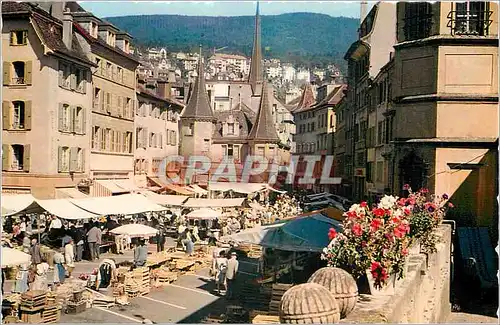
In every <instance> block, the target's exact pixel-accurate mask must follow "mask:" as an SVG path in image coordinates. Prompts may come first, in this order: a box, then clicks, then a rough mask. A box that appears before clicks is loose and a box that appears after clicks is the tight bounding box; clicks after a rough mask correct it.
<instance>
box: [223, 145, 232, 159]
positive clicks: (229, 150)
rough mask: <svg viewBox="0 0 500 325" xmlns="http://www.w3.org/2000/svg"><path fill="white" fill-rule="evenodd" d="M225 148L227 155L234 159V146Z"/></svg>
mask: <svg viewBox="0 0 500 325" xmlns="http://www.w3.org/2000/svg"><path fill="white" fill-rule="evenodd" d="M224 147H225V155H226V156H227V157H229V158H232V157H233V153H234V151H233V145H232V144H228V145H227V146H224Z"/></svg>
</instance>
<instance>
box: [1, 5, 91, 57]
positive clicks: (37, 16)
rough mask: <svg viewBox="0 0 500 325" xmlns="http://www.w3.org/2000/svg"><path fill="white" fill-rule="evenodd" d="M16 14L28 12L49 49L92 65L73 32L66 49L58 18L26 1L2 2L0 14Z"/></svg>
mask: <svg viewBox="0 0 500 325" xmlns="http://www.w3.org/2000/svg"><path fill="white" fill-rule="evenodd" d="M16 14H30V15H31V17H32V22H33V27H34V28H35V30H37V31H38V32H39V36H40V37H41V41H42V42H43V44H44V45H45V46H47V47H48V48H49V49H50V50H52V51H54V52H56V53H60V54H64V55H67V56H70V57H72V58H74V59H77V60H79V61H81V62H82V63H85V64H89V65H92V66H94V65H95V64H94V63H93V62H92V61H90V60H89V59H88V58H87V56H86V55H85V52H84V51H83V49H82V48H81V47H80V43H79V42H78V39H77V38H76V36H75V34H73V40H72V46H71V49H68V48H67V47H66V45H65V44H64V42H63V39H62V23H61V21H60V20H59V19H56V18H54V17H52V16H51V15H50V14H49V13H48V12H46V11H45V10H43V9H42V8H39V7H38V6H37V5H34V4H31V3H28V2H13V1H4V2H2V16H5V15H16Z"/></svg>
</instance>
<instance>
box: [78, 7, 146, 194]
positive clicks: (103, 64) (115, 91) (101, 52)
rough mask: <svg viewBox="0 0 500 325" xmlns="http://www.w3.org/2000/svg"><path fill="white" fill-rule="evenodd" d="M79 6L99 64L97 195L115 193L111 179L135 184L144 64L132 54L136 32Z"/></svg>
mask: <svg viewBox="0 0 500 325" xmlns="http://www.w3.org/2000/svg"><path fill="white" fill-rule="evenodd" d="M73 9H74V11H73V17H74V19H75V21H76V24H75V27H76V28H77V29H78V30H79V31H80V33H81V34H82V35H84V37H85V39H86V40H87V42H88V43H89V44H90V53H89V55H90V57H91V60H92V61H93V62H94V63H95V64H96V65H97V68H96V69H95V70H94V71H93V89H92V119H91V121H92V122H91V123H92V125H91V127H92V129H91V155H90V159H91V163H90V177H91V178H92V180H93V181H94V185H93V186H92V187H91V192H92V193H91V194H92V195H111V194H113V193H114V191H113V189H110V188H109V186H106V183H107V182H105V181H107V180H112V181H115V180H123V182H125V183H132V178H133V173H134V149H135V139H134V134H135V132H134V131H135V130H134V129H135V127H134V111H135V107H136V101H137V98H136V68H137V66H138V65H139V62H138V61H137V59H135V58H134V57H133V56H132V55H131V52H130V42H131V39H132V37H131V36H130V35H128V34H126V33H124V32H122V31H120V30H119V29H117V28H116V27H114V26H113V25H111V24H109V23H107V22H105V21H102V20H100V19H99V18H97V17H95V16H94V15H92V14H91V13H89V12H86V11H84V10H83V9H82V8H81V7H79V6H77V7H76V8H73ZM101 180H102V181H104V182H100V181H101ZM125 190H126V189H125Z"/></svg>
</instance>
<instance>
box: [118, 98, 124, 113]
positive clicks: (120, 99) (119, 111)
mask: <svg viewBox="0 0 500 325" xmlns="http://www.w3.org/2000/svg"><path fill="white" fill-rule="evenodd" d="M117 113H118V116H119V117H122V116H123V111H122V96H118V105H117Z"/></svg>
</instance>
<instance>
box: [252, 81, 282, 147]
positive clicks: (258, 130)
mask: <svg viewBox="0 0 500 325" xmlns="http://www.w3.org/2000/svg"><path fill="white" fill-rule="evenodd" d="M268 97H269V91H268V88H267V82H266V81H264V84H263V85H262V95H261V97H260V105H259V110H258V112H257V117H256V118H255V124H254V125H253V127H252V130H251V131H250V134H249V135H248V139H249V140H252V141H259V142H266V143H276V142H279V141H280V139H279V137H278V134H277V133H276V128H275V127H274V122H273V116H272V113H271V107H270V106H269V98H268Z"/></svg>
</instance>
